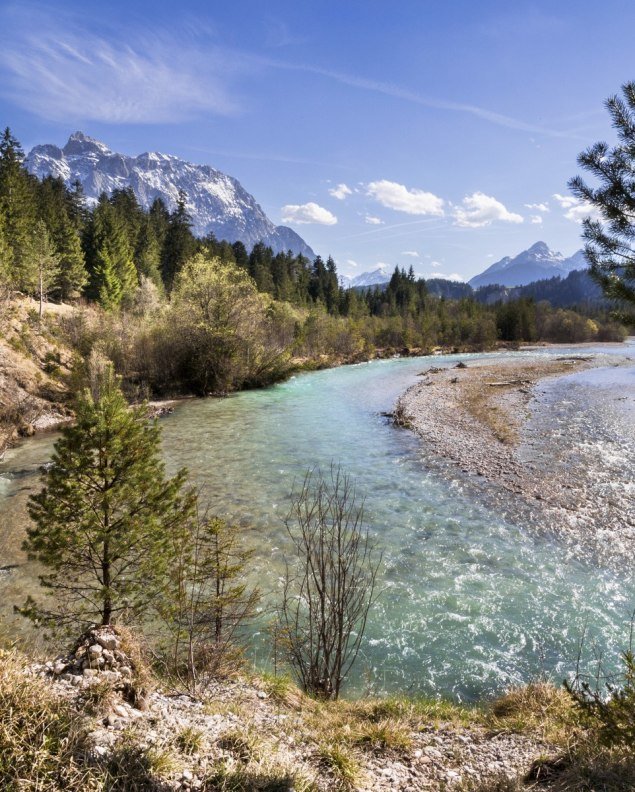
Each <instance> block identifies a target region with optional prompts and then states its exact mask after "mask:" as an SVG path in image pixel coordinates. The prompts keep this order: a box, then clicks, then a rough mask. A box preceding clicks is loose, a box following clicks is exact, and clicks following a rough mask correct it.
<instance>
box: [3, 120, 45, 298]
mask: <svg viewBox="0 0 635 792" xmlns="http://www.w3.org/2000/svg"><path fill="white" fill-rule="evenodd" d="M23 160H24V152H23V151H22V148H21V146H20V144H19V142H18V141H17V140H16V138H14V137H13V135H12V134H11V130H10V129H9V128H8V127H7V129H5V131H4V133H3V135H2V138H1V139H0V213H1V214H3V216H4V222H5V235H6V241H7V243H8V245H9V247H10V248H11V271H12V280H13V283H14V285H15V287H16V288H17V289H19V290H22V291H32V288H33V283H34V272H33V268H32V259H31V257H30V251H31V241H32V238H33V233H34V230H35V222H36V204H35V187H34V185H35V184H36V182H37V180H36V179H35V178H34V177H32V176H30V175H29V174H28V173H27V172H26V170H25V169H24V168H23V166H22V162H23Z"/></svg>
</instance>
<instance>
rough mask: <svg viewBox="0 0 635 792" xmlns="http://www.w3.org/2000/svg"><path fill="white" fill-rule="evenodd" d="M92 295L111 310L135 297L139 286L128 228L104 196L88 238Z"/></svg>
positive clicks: (98, 205)
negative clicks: (123, 226)
mask: <svg viewBox="0 0 635 792" xmlns="http://www.w3.org/2000/svg"><path fill="white" fill-rule="evenodd" d="M85 251H86V261H87V264H88V268H89V273H90V286H89V296H90V297H92V298H93V299H96V300H98V301H99V302H100V303H101V305H102V306H103V307H104V308H106V309H107V310H112V309H115V308H117V307H119V305H120V304H121V303H122V302H124V301H126V300H131V299H132V297H133V296H134V293H135V290H136V288H137V285H138V278H137V271H136V269H135V266H134V262H133V260H132V251H131V250H130V247H129V243H128V239H127V237H126V232H125V229H124V228H122V226H121V224H120V223H119V222H118V218H117V216H116V214H115V211H114V209H113V207H112V205H111V203H110V201H109V200H108V198H107V197H106V196H105V195H102V196H101V198H100V199H99V203H98V204H97V206H96V207H95V210H94V211H93V215H92V218H91V221H90V223H89V224H88V227H87V233H86V238H85Z"/></svg>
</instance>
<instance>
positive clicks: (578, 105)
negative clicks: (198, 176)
mask: <svg viewBox="0 0 635 792" xmlns="http://www.w3.org/2000/svg"><path fill="white" fill-rule="evenodd" d="M634 29H635V3H633V2H632V0H628V1H624V2H621V1H619V0H604V2H602V3H601V4H600V3H598V2H597V0H593V1H591V0H577V1H576V2H568V0H550V1H549V2H546V1H545V0H538V1H537V2H525V0H516V2H513V3H511V2H509V0H505V2H499V1H498V0H480V2H478V3H477V2H474V0H445V1H444V2H441V0H419V1H418V2H417V1H416V0H393V2H388V0H267V2H262V0H232V2H231V3H228V2H218V1H217V0H212V1H210V0H198V1H195V0H183V2H181V3H180V4H178V5H177V4H175V3H174V2H164V0H152V2H135V0H127V1H126V2H122V1H121V0H110V1H109V2H108V3H97V2H92V1H91V0H83V2H81V3H80V2H77V1H76V0H56V2H55V3H51V4H33V3H29V2H19V3H12V2H4V1H3V0H0V123H1V124H2V127H3V128H4V127H5V126H9V127H10V128H11V130H12V132H13V134H14V135H15V136H16V137H17V138H18V139H19V140H20V142H21V143H22V145H23V147H24V149H25V151H28V150H29V149H30V148H31V147H32V146H34V145H36V144H39V143H55V144H57V145H64V143H65V142H66V140H67V138H68V136H69V135H70V134H71V133H72V132H74V131H75V130H82V131H83V132H85V133H86V134H88V135H90V136H92V137H95V138H97V139H99V140H101V141H103V142H104V143H106V144H107V145H108V146H109V147H110V148H111V149H113V150H115V151H120V152H122V153H125V154H130V155H136V154H140V153H142V152H144V151H161V152H163V153H167V154H174V155H177V156H179V157H183V158H185V159H187V160H189V161H192V162H196V163H204V164H209V165H212V166H214V167H216V168H218V169H219V170H221V171H224V172H226V173H229V174H231V175H232V176H235V177H236V178H237V179H239V181H240V182H241V183H242V184H243V186H244V187H245V189H247V190H248V191H249V192H251V193H252V194H253V195H254V196H255V198H256V200H257V201H258V202H259V203H260V205H261V206H262V208H263V209H264V211H265V212H266V213H267V215H268V216H269V217H270V218H271V220H273V222H274V223H276V224H285V225H289V226H291V227H292V228H293V229H294V230H295V231H297V232H298V233H299V234H300V235H301V236H302V237H303V238H304V239H305V240H306V241H307V242H308V243H309V244H310V245H311V247H312V248H313V249H314V250H315V251H316V252H317V253H320V254H321V255H323V256H328V255H332V256H333V257H334V259H335V260H336V262H337V264H338V270H339V271H340V272H341V273H343V274H347V275H351V276H355V275H356V274H359V273H361V272H364V271H368V270H373V269H375V268H376V267H378V266H380V265H385V266H387V267H389V268H390V269H392V268H394V266H395V265H399V266H403V267H409V266H410V265H412V266H413V268H414V270H415V272H417V273H418V274H419V275H422V276H424V277H446V278H447V277H451V278H456V279H469V278H470V277H472V276H473V275H475V274H477V273H479V272H481V271H482V270H483V269H485V268H486V267H487V266H489V265H490V264H492V263H493V262H495V261H498V260H499V259H500V258H502V257H503V256H506V255H512V256H513V255H516V254H517V253H519V252H521V251H522V250H524V249H526V248H527V247H529V246H530V245H532V244H533V243H534V242H536V241H538V240H543V241H545V242H546V243H547V244H548V245H549V246H550V247H551V248H553V249H554V250H559V251H561V252H562V253H563V254H565V255H571V254H573V253H574V252H575V251H576V250H577V249H579V248H580V247H581V241H580V231H581V228H580V221H581V218H582V217H584V216H585V215H586V214H588V211H587V208H586V207H584V206H581V205H580V204H579V203H577V202H576V201H575V200H574V199H573V198H572V196H571V194H570V193H569V191H568V189H567V181H568V180H569V179H570V178H571V177H572V176H574V175H576V174H577V173H579V172H580V170H579V167H578V165H577V162H576V158H577V155H578V154H579V153H580V152H581V151H583V150H584V149H585V148H587V147H588V146H589V145H591V144H593V143H594V142H596V141H597V140H607V141H608V142H614V138H613V133H612V130H611V126H610V122H609V118H608V114H607V112H606V109H605V107H604V101H605V100H606V98H607V97H609V96H611V95H613V94H615V93H619V91H620V87H621V86H622V85H623V84H624V83H625V82H627V81H629V80H632V79H635V56H634V54H633V52H634V50H633V45H632V33H633V30H634Z"/></svg>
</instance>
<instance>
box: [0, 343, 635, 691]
mask: <svg viewBox="0 0 635 792" xmlns="http://www.w3.org/2000/svg"><path fill="white" fill-rule="evenodd" d="M527 354H536V353H527ZM539 354H545V353H539ZM461 357H462V359H468V358H469V357H470V356H465V355H464V356H461ZM475 357H477V358H479V359H488V358H490V357H496V356H482V355H481V356H475ZM455 360H456V358H451V357H448V358H439V359H436V360H435V364H437V365H442V364H452V363H454V362H455ZM429 365H430V360H429V359H403V360H401V359H400V360H389V361H376V362H373V363H368V364H360V365H357V366H349V367H343V368H338V369H331V370H327V371H322V372H316V373H312V374H307V375H300V376H297V377H294V378H293V379H291V380H289V381H288V382H286V383H283V384H281V385H278V386H276V387H274V388H271V389H268V390H260V391H251V392H246V393H241V394H237V395H235V396H231V397H229V398H226V399H222V400H211V399H209V400H203V401H191V402H187V403H185V404H182V405H181V406H179V407H178V408H177V409H176V410H175V412H174V414H173V415H171V416H169V417H167V418H166V419H164V420H162V427H163V438H164V447H165V451H166V458H167V462H168V466H169V468H170V470H175V469H176V468H178V467H180V466H182V465H186V466H187V467H188V468H189V470H190V473H191V475H192V477H193V478H194V479H195V481H196V483H197V485H198V486H199V487H200V488H201V491H202V496H203V500H204V501H207V502H209V504H210V506H211V509H212V511H214V512H216V513H219V514H222V515H226V516H227V517H229V518H230V519H232V520H235V521H238V522H240V524H241V525H243V526H244V527H245V534H246V539H247V541H248V543H250V544H252V545H253V546H254V547H256V548H257V556H256V562H255V564H256V566H255V568H254V572H253V579H254V580H255V581H257V582H258V584H259V585H260V586H261V588H263V590H264V591H265V592H266V594H267V597H268V601H269V602H275V600H276V598H277V592H278V591H279V586H280V572H281V569H282V563H283V556H284V552H285V550H286V549H287V543H286V539H285V534H284V527H283V520H284V517H285V514H286V512H287V509H288V505H289V494H290V491H291V489H292V486H293V482H294V479H296V480H297V479H299V478H302V476H303V474H304V472H305V470H306V469H307V468H309V467H312V466H314V465H316V464H317V465H322V466H323V467H328V466H329V465H330V463H331V462H336V463H338V464H341V465H342V467H343V468H344V469H345V470H346V471H347V472H348V473H350V474H351V476H352V477H353V478H354V479H355V482H356V485H357V490H358V492H359V493H360V494H363V496H364V497H365V514H366V520H367V522H368V524H369V526H370V528H371V531H372V533H373V534H374V535H375V537H376V539H377V542H378V544H379V545H380V547H381V548H382V549H383V552H384V562H383V569H382V574H381V581H380V586H381V589H382V594H381V597H380V599H379V600H378V603H377V605H376V606H375V608H374V610H373V612H372V615H371V619H370V622H369V625H368V628H367V633H366V636H365V640H364V643H363V647H362V653H361V655H360V658H359V661H358V664H357V666H356V668H355V669H354V670H355V679H353V680H351V682H350V685H351V686H352V687H353V688H355V689H357V690H361V689H372V690H374V691H395V690H399V691H404V692H405V691H408V692H421V693H427V694H430V693H437V694H441V693H442V694H446V695H447V694H450V695H453V696H456V697H459V698H462V699H472V698H475V697H478V696H482V695H484V694H490V693H493V692H496V691H500V690H501V689H503V688H505V687H507V686H509V685H510V684H513V683H520V682H523V681H529V680H531V679H535V678H536V677H538V676H541V675H543V674H547V675H549V676H551V677H553V678H554V679H557V680H558V679H562V678H564V677H565V676H566V675H567V674H568V673H570V672H571V671H572V669H573V667H574V663H575V658H576V655H577V647H578V642H579V640H580V638H581V636H582V634H583V633H584V632H585V631H586V641H587V645H588V646H591V645H592V644H595V646H596V647H597V648H599V649H601V650H602V652H603V654H604V657H605V660H606V661H607V662H608V663H609V664H611V662H613V661H614V660H615V658H616V656H617V653H618V650H619V647H620V646H623V644H624V642H625V640H626V638H627V635H628V624H627V622H628V618H629V616H630V612H631V609H632V605H633V600H634V599H635V597H634V596H633V586H632V574H631V573H629V572H627V571H623V572H620V571H619V570H618V571H616V570H611V569H609V568H605V567H601V566H597V565H595V564H594V563H592V562H591V561H590V560H585V559H583V558H578V557H576V555H575V553H572V552H571V548H570V547H565V546H564V545H561V544H560V543H559V542H558V540H557V539H555V538H553V537H552V536H551V535H550V532H546V533H545V531H541V530H537V529H536V526H532V525H530V524H523V523H522V521H521V520H520V519H519V520H516V521H515V520H514V518H513V515H514V509H513V503H511V502H505V501H504V500H500V501H498V502H496V503H492V502H489V504H488V506H487V507H485V506H484V505H483V504H482V502H481V503H480V502H479V500H480V499H479V498H477V497H476V496H475V493H474V491H473V490H472V489H471V488H470V487H469V483H468V482H466V481H464V480H462V479H461V476H460V473H458V472H453V471H448V472H447V475H445V476H441V475H440V474H439V472H438V471H437V472H432V471H431V470H428V469H427V468H426V459H425V455H424V454H423V452H422V449H421V446H420V444H419V442H418V440H417V439H416V438H415V437H414V436H412V435H411V434H410V433H409V432H406V431H403V430H399V429H396V428H394V427H392V426H391V425H390V423H389V422H388V421H387V420H386V419H385V418H383V417H382V416H381V415H380V412H381V411H383V410H390V409H391V408H392V406H393V404H394V402H395V400H396V398H397V396H398V395H399V394H400V393H401V392H403V391H404V390H405V389H406V388H407V387H408V386H409V385H410V384H412V383H413V382H415V381H416V374H417V373H418V372H420V371H421V370H422V369H423V368H426V367H428V366H429ZM51 443H52V439H51V438H38V439H36V440H33V441H29V442H28V443H25V444H24V445H23V446H22V447H21V448H19V449H15V450H13V451H12V452H11V453H10V455H8V456H7V459H6V461H5V463H4V465H3V466H0V507H1V508H2V509H3V511H4V513H5V515H6V516H7V522H6V523H5V525H9V523H11V524H12V525H13V526H15V524H16V523H17V522H18V521H20V520H23V519H24V518H23V516H21V515H23V505H24V498H25V497H26V493H27V492H28V488H29V487H32V486H36V485H37V478H35V476H34V471H35V467H36V465H37V464H38V463H40V462H42V461H44V460H45V459H46V458H47V456H48V454H49V453H50V448H51ZM3 473H4V478H3V476H2V474H3ZM3 493H4V495H3ZM501 497H503V496H501ZM506 497H510V496H506ZM502 515H506V516H505V517H503V516H502ZM7 530H9V529H8V528H7ZM1 585H2V582H1V581H0V586H1ZM0 593H1V592H0ZM263 621H264V617H263ZM269 647H270V642H269V640H268V639H267V638H266V636H265V635H264V633H262V632H258V631H256V634H255V635H254V636H253V643H252V655H253V657H254V658H255V659H256V662H258V663H261V664H266V663H268V662H270V661H271V652H270V648H269Z"/></svg>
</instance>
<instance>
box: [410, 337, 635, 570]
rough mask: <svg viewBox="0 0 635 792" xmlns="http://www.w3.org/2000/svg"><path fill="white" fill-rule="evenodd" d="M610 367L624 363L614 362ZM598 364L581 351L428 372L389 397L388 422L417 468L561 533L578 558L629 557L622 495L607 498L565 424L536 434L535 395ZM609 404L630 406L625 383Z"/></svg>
mask: <svg viewBox="0 0 635 792" xmlns="http://www.w3.org/2000/svg"><path fill="white" fill-rule="evenodd" d="M611 364H612V365H631V366H632V365H633V363H632V361H629V360H628V359H627V358H622V357H619V356H615V359H614V360H612V361H611ZM602 365H607V358H606V357H605V356H603V355H594V354H588V353H586V352H585V351H584V350H581V351H580V353H579V354H576V355H573V356H564V355H563V356H562V357H554V359H553V360H542V361H536V360H518V359H509V358H505V359H501V360H500V361H497V362H495V363H491V362H487V363H485V364H483V365H480V364H477V363H474V364H473V363H469V364H468V366H467V367H465V368H443V369H439V368H435V367H428V368H427V369H424V370H423V371H422V374H421V381H420V382H418V383H417V384H415V385H413V386H412V387H411V388H409V389H408V391H406V393H405V394H403V396H401V398H400V399H399V400H398V402H397V405H396V407H395V421H396V422H397V423H399V424H400V425H402V426H405V427H407V428H409V429H412V430H413V431H414V432H416V434H417V435H419V437H420V438H421V440H422V441H423V451H424V454H425V463H426V465H428V466H429V467H431V468H437V469H440V471H441V473H442V475H444V476H446V477H450V478H452V479H456V478H457V477H458V478H460V479H461V481H462V484H463V485H464V486H466V487H468V488H470V489H474V490H477V491H478V492H479V493H480V496H481V499H482V500H483V501H485V502H490V503H492V502H493V503H496V504H497V505H499V506H501V508H502V511H503V512H504V513H507V514H509V513H510V512H511V513H513V516H514V518H515V519H519V518H520V519H521V520H522V521H523V522H525V523H531V524H532V526H533V527H534V528H537V529H538V530H540V531H541V532H545V531H548V532H550V533H558V534H561V535H562V536H563V537H564V538H566V539H567V540H568V541H570V542H572V543H574V544H575V545H576V546H577V548H578V549H579V550H580V551H581V552H583V553H584V554H585V555H586V554H589V553H591V554H592V555H594V556H596V557H598V556H599V557H602V558H603V559H604V560H607V559H610V560H611V562H612V561H614V560H615V557H616V556H620V557H624V558H627V557H630V558H631V560H632V557H633V552H634V549H635V508H633V505H632V504H633V501H632V500H630V495H629V493H628V492H625V491H624V492H619V491H618V492H616V493H611V494H610V496H609V497H607V488H606V487H602V486H600V485H599V483H598V482H599V476H598V471H597V470H596V469H592V468H591V467H586V466H585V465H584V464H583V463H580V462H579V459H580V455H579V453H578V451H579V449H578V448H577V447H576V443H577V444H578V446H579V445H581V441H580V439H579V438H577V439H576V437H575V432H573V431H572V432H570V433H569V432H568V431H567V427H566V426H565V427H564V429H563V430H562V431H561V432H559V433H558V437H557V438H556V436H555V433H554V434H550V433H549V432H548V431H541V425H546V424H547V423H548V421H547V418H548V411H549V410H550V409H552V406H551V407H550V406H549V405H545V404H542V403H541V400H540V399H539V398H538V394H539V392H541V390H542V389H544V388H545V386H548V381H549V380H550V379H552V378H556V377H560V376H562V375H566V374H570V373H572V372H576V371H581V370H583V369H588V368H592V367H598V366H602ZM619 398H623V399H630V400H632V401H634V402H635V387H633V390H632V392H631V393H630V394H629V393H626V394H622V395H621V396H620V397H619ZM589 420H593V417H592V416H590V417H589ZM569 435H570V436H569ZM563 447H565V450H564V451H563ZM574 460H575V461H576V463H574V462H573V461H574ZM598 464H599V465H600V466H601V465H602V460H601V458H600V459H599V460H598ZM623 473H624V475H625V477H627V472H626V471H623ZM510 496H511V497H510ZM629 502H630V504H631V505H630V507H629V505H628V504H629ZM616 548H617V550H616ZM620 563H621V561H620Z"/></svg>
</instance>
